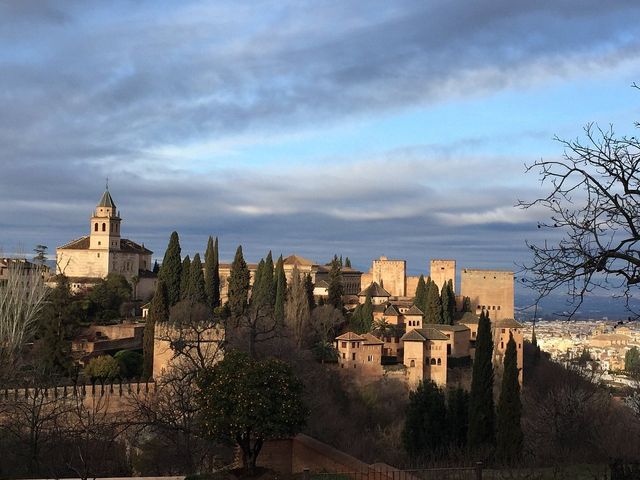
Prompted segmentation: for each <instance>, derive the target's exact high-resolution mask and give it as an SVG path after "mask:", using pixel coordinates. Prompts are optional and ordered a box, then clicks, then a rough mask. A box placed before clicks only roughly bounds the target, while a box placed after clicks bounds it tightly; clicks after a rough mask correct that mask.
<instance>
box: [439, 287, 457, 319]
mask: <svg viewBox="0 0 640 480" xmlns="http://www.w3.org/2000/svg"><path fill="white" fill-rule="evenodd" d="M440 303H441V304H442V323H443V324H445V325H453V319H454V317H455V314H456V297H455V293H454V291H453V282H452V281H451V280H449V281H447V282H445V284H444V285H443V286H442V294H441V296H440Z"/></svg>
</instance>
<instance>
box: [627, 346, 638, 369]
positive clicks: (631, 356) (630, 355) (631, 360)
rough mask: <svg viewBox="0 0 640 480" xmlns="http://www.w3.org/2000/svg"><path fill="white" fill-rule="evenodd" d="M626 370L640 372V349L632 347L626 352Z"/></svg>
mask: <svg viewBox="0 0 640 480" xmlns="http://www.w3.org/2000/svg"><path fill="white" fill-rule="evenodd" d="M624 370H625V371H626V372H627V373H640V350H638V347H631V348H630V349H629V350H627V353H625V354H624Z"/></svg>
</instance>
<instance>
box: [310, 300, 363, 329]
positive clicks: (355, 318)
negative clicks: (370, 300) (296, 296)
mask: <svg viewBox="0 0 640 480" xmlns="http://www.w3.org/2000/svg"><path fill="white" fill-rule="evenodd" d="M320 302H324V300H323V298H322V297H320ZM319 305H323V303H319ZM349 328H351V330H353V331H354V332H356V333H364V332H363V331H362V304H359V305H358V306H357V307H356V308H355V309H354V310H353V312H351V319H350V320H349Z"/></svg>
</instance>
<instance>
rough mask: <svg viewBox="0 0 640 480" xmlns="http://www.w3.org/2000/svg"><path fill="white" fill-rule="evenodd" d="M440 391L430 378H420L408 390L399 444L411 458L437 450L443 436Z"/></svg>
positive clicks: (444, 440)
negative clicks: (407, 402) (419, 380)
mask: <svg viewBox="0 0 640 480" xmlns="http://www.w3.org/2000/svg"><path fill="white" fill-rule="evenodd" d="M446 414H447V409H446V406H445V399H444V393H443V392H442V390H440V388H438V386H437V385H436V384H435V383H433V382H432V381H423V382H420V383H419V384H418V388H417V389H416V390H414V391H412V392H410V393H409V406H408V407H407V414H406V416H405V423H404V430H403V431H402V443H403V445H404V448H405V450H406V452H407V453H408V454H409V456H410V457H411V458H414V459H415V458H419V457H421V456H423V455H428V454H434V453H438V452H441V451H442V449H443V446H444V445H445V443H446V439H447V428H448V427H447V419H446Z"/></svg>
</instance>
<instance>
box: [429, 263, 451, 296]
mask: <svg viewBox="0 0 640 480" xmlns="http://www.w3.org/2000/svg"><path fill="white" fill-rule="evenodd" d="M429 276H430V277H431V281H432V282H435V284H436V285H438V290H440V291H442V286H443V285H444V284H445V283H446V282H448V281H449V280H451V281H452V282H453V291H454V292H455V290H456V261H455V260H441V259H434V260H431V262H430V263H429Z"/></svg>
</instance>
